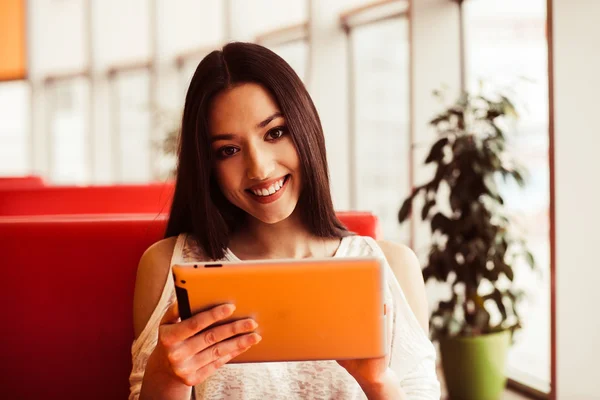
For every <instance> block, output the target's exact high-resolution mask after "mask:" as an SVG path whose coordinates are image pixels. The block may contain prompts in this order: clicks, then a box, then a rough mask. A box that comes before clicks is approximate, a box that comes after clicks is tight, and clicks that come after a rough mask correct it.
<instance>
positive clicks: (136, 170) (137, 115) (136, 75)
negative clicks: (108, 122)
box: [111, 69, 153, 183]
mask: <svg viewBox="0 0 600 400" xmlns="http://www.w3.org/2000/svg"><path fill="white" fill-rule="evenodd" d="M111 85H112V96H111V105H112V107H111V111H112V117H111V119H112V121H113V124H114V126H113V130H114V132H113V134H114V135H115V136H114V141H113V157H114V159H113V168H114V171H115V181H117V182H127V183H134V182H147V181H149V180H151V179H152V176H153V170H152V165H153V164H152V162H151V159H150V152H151V146H152V143H151V136H150V135H151V128H150V116H151V109H150V107H151V104H150V72H149V70H148V69H137V70H127V71H119V72H116V73H115V74H114V77H113V79H112V81H111Z"/></svg>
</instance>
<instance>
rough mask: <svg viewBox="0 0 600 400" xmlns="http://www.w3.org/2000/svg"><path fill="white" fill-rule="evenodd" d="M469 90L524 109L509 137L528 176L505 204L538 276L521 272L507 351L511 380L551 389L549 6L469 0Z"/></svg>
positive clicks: (534, 1) (539, 0)
mask: <svg viewBox="0 0 600 400" xmlns="http://www.w3.org/2000/svg"><path fill="white" fill-rule="evenodd" d="M464 11H465V15H464V17H465V18H464V21H465V40H466V57H467V72H468V85H469V87H470V89H472V90H474V89H477V87H478V82H479V80H483V81H484V82H485V85H486V86H487V87H488V88H489V89H491V90H498V89H499V90H504V91H507V92H508V93H511V94H512V96H513V97H514V98H515V99H516V102H517V106H518V108H519V110H518V111H520V117H521V118H520V121H519V123H518V126H517V131H516V132H515V134H514V135H513V136H511V137H510V138H509V139H510V142H512V144H511V148H512V149H513V151H514V154H515V156H516V157H517V158H518V159H519V160H520V162H521V163H522V164H523V165H524V166H525V168H526V169H528V171H529V176H528V178H527V184H526V187H525V188H524V189H520V188H518V187H515V186H508V185H505V186H504V187H503V192H504V198H505V201H506V204H507V206H508V207H509V209H510V210H511V211H512V212H513V213H514V215H515V216H516V217H517V221H518V226H519V228H522V231H523V233H524V234H525V238H526V240H527V243H528V246H529V248H530V249H531V250H532V253H533V254H534V256H535V258H536V261H537V264H538V266H539V268H540V271H541V274H540V275H541V277H540V276H538V274H535V273H532V272H531V271H530V269H529V268H528V267H527V266H517V267H518V269H517V271H518V273H517V274H515V281H516V282H515V283H517V284H518V285H519V286H521V287H523V288H524V290H525V291H526V293H527V294H528V299H527V301H526V304H524V307H523V308H522V315H521V316H522V318H523V324H524V328H523V329H522V330H521V332H520V333H519V335H518V336H517V337H516V344H515V346H513V347H512V349H511V351H510V353H509V360H508V368H509V370H508V375H509V377H510V378H512V379H514V380H516V381H518V382H519V383H523V384H525V385H527V386H530V387H532V388H534V389H537V390H540V391H543V392H549V390H550V285H549V279H550V278H549V276H550V261H549V259H550V243H549V212H548V210H549V195H550V189H549V164H548V118H549V117H548V50H547V40H546V31H545V24H546V1H545V0H530V1H521V0H508V1H502V2H498V1H496V0H471V1H468V2H465V5H464Z"/></svg>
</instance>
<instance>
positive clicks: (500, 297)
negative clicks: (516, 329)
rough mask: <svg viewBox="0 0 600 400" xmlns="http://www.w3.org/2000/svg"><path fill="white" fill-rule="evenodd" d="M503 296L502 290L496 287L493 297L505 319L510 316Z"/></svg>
mask: <svg viewBox="0 0 600 400" xmlns="http://www.w3.org/2000/svg"><path fill="white" fill-rule="evenodd" d="M503 297H504V296H503V295H502V292H501V291H500V290H498V289H494V292H493V294H492V298H493V300H494V301H495V302H496V306H497V307H498V310H499V311H500V314H502V319H503V320H505V319H506V318H507V317H508V315H507V314H506V306H505V305H504V302H503Z"/></svg>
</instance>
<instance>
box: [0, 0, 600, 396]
mask: <svg viewBox="0 0 600 400" xmlns="http://www.w3.org/2000/svg"><path fill="white" fill-rule="evenodd" d="M554 2H555V3H557V2H558V3H561V2H560V1H558V0H554ZM411 3H412V4H411ZM549 3H551V1H550V2H548V1H546V0H502V1H500V0H466V1H462V2H459V1H451V0H413V1H412V2H409V1H407V0H406V1H403V0H396V1H386V0H382V1H376V2H373V1H369V0H327V1H316V0H285V1H269V0H252V1H248V0H29V1H23V0H21V1H19V0H1V1H0V5H1V11H2V17H1V18H0V37H1V38H2V39H0V40H2V42H3V43H2V53H0V56H1V57H0V176H22V175H38V176H41V177H43V179H44V181H45V182H46V183H47V184H49V185H82V186H83V185H113V184H145V183H155V182H166V181H168V180H169V177H170V174H171V172H172V170H173V167H174V162H175V160H174V157H173V154H170V153H169V152H168V146H165V139H166V138H167V137H168V136H169V135H173V134H174V132H175V133H176V132H177V129H178V124H179V120H180V118H181V112H182V106H183V101H184V96H185V93H186V90H187V86H188V84H189V82H190V79H191V76H192V74H193V72H194V70H195V68H196V66H197V64H198V62H199V61H200V60H201V59H202V57H204V56H205V55H206V54H208V53H209V52H210V51H211V50H213V49H216V48H219V47H220V46H222V45H223V44H224V43H226V42H229V41H251V42H256V43H260V44H263V45H265V46H267V47H269V48H270V49H272V50H273V51H275V52H276V53H278V54H279V55H280V56H281V57H283V58H284V59H285V60H287V61H288V62H289V63H290V64H291V66H292V67H293V68H294V69H295V70H296V72H297V73H298V75H299V76H300V78H301V79H302V80H303V81H304V83H305V85H306V87H307V89H308V91H309V92H310V94H311V96H312V98H313V100H314V102H315V104H316V106H317V109H318V111H319V113H320V116H321V119H322V123H323V127H324V132H325V137H326V142H327V147H328V157H329V165H330V174H331V181H332V192H333V198H334V205H335V208H336V209H337V210H368V211H371V212H373V213H375V214H376V215H377V216H378V217H379V218H380V221H381V224H382V231H383V236H384V237H385V238H386V239H389V240H393V241H396V242H401V243H405V244H407V245H409V246H410V247H411V248H413V249H414V250H415V252H416V253H417V255H418V256H419V257H420V258H421V259H423V258H424V257H426V256H427V251H428V248H427V245H428V243H429V242H428V241H429V235H430V234H429V232H428V230H427V225H426V224H424V223H422V222H421V221H420V219H419V218H413V219H412V220H411V221H410V222H408V223H405V224H399V223H398V210H399V208H400V206H401V205H402V201H403V200H404V199H405V198H406V197H407V196H408V195H409V194H410V193H411V190H412V188H413V187H415V186H416V185H418V184H420V183H422V181H423V180H424V179H427V177H429V176H430V175H431V169H430V168H429V167H425V166H424V160H425V157H426V156H427V153H428V151H429V148H430V146H431V143H432V141H433V140H434V139H435V132H434V131H433V130H432V129H431V127H429V126H428V122H429V120H430V119H431V118H433V117H434V116H435V115H436V113H437V112H438V111H440V110H441V109H442V108H443V107H444V106H446V105H445V104H441V103H440V102H439V101H438V100H437V99H436V98H435V97H434V96H433V91H434V90H437V89H443V90H444V91H445V93H447V99H448V100H449V101H451V100H453V99H454V97H455V96H456V95H457V94H458V93H459V91H460V90H463V89H466V90H478V89H479V88H483V89H482V90H483V91H484V92H485V91H486V90H489V91H498V90H501V91H504V92H507V93H510V94H511V96H512V98H514V99H515V102H516V106H517V109H518V111H519V114H520V119H519V121H518V123H517V125H516V127H515V129H513V130H512V131H511V134H510V137H509V138H508V143H509V146H510V148H511V149H512V152H513V153H512V154H513V155H515V156H516V157H517V158H518V159H519V161H521V162H522V164H523V165H524V166H525V167H526V168H527V170H528V175H527V178H526V180H527V185H526V187H525V188H524V189H520V188H518V187H516V186H512V185H508V184H506V185H504V186H502V187H501V191H502V193H503V196H504V197H505V202H506V206H507V209H508V210H509V211H510V213H511V214H512V215H513V216H514V218H515V220H516V221H518V224H519V228H520V229H521V230H522V232H523V233H524V235H525V238H526V241H527V243H528V245H529V247H530V249H531V250H532V252H533V254H534V256H535V258H536V261H537V264H538V266H539V271H538V272H537V273H534V272H532V271H530V270H528V269H526V268H525V269H523V272H522V273H519V274H517V279H516V284H517V285H519V286H520V287H522V288H523V289H525V290H526V292H527V293H528V299H527V301H526V302H525V306H524V308H523V311H522V318H523V320H524V321H525V323H524V328H523V329H522V331H521V332H520V333H519V336H518V340H517V342H516V344H515V345H514V346H513V347H512V348H511V350H510V352H509V360H508V372H507V374H508V376H509V378H510V379H511V380H512V381H513V382H514V383H515V385H517V386H522V387H525V388H530V389H532V390H531V391H530V392H532V393H535V394H536V395H537V396H538V397H539V396H541V397H544V396H545V395H547V394H548V393H549V392H550V386H551V385H550V384H551V382H550V381H551V296H550V294H551V290H550V288H551V285H550V284H551V250H552V249H551V234H550V223H551V218H550V200H551V190H550V189H551V179H550V171H551V160H550V158H551V154H552V153H551V151H550V148H549V143H550V138H551V135H550V112H549V105H550V104H551V102H550V91H549V81H551V79H549V75H548V74H549V42H548V39H549V38H548V36H549V30H548V26H549V25H548V4H549ZM571 3H574V2H571ZM577 3H580V4H579V6H580V7H579V8H578V13H579V14H578V16H571V17H567V16H564V15H565V14H564V13H558V12H555V13H554V15H555V16H559V17H561V18H570V19H569V20H568V22H565V23H564V24H565V25H561V26H569V29H570V28H571V27H573V26H576V25H577V22H576V21H577V18H579V17H580V16H581V15H586V14H588V13H589V14H592V15H596V17H600V8H599V7H598V3H599V2H598V1H597V0H589V1H578V2H577ZM585 7H588V8H587V11H586V8H585ZM574 8H575V7H574ZM555 18H556V17H555ZM555 24H556V22H555ZM566 30H568V29H565V30H563V32H564V31H566ZM591 36H592V37H596V39H597V38H598V37H600V32H599V31H598V30H596V32H595V35H594V34H591ZM569 40H571V39H569ZM561 43H563V44H564V45H565V46H567V47H568V46H569V45H570V44H572V45H573V46H577V44H576V43H577V40H576V39H572V42H567V39H566V38H565V39H564V40H563V42H561ZM568 43H570V44H568ZM584 46H585V45H584ZM584 49H585V47H584ZM588 50H589V49H588ZM559 51H560V50H559ZM582 52H584V53H585V52H586V50H582ZM591 56H592V57H596V58H595V63H596V64H595V65H598V57H599V56H598V54H597V52H596V54H591ZM596 83H597V80H596ZM563 85H566V84H565V83H563ZM596 89H598V88H596ZM573 101H574V102H576V103H577V102H578V101H577V100H576V99H573ZM596 104H597V102H596ZM596 143H597V142H596ZM165 147H167V148H165ZM570 162H576V160H571V161H570ZM595 170H596V171H597V168H596V169H595ZM565 174H568V173H567V172H565ZM596 215H597V214H596ZM596 277H598V275H597V274H596ZM442 293H443V288H440V287H437V286H436V285H428V294H429V295H430V297H431V299H432V301H433V299H436V298H438V297H439V296H442V295H443V294H442ZM565 398H566V397H565ZM573 398H575V397H573ZM578 398H579V397H578ZM581 398H586V397H581ZM590 398H591V397H590Z"/></svg>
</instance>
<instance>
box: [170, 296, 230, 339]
mask: <svg viewBox="0 0 600 400" xmlns="http://www.w3.org/2000/svg"><path fill="white" fill-rule="evenodd" d="M234 310H235V306H234V305H233V304H223V305H220V306H216V307H214V308H211V309H210V310H207V311H204V312H201V313H198V314H196V315H194V316H192V317H191V318H188V319H186V320H185V321H181V322H180V323H178V324H168V323H167V324H165V325H161V326H160V328H159V330H161V332H160V333H161V335H160V337H161V339H162V340H163V344H164V345H165V346H170V345H173V344H175V343H179V342H183V341H184V340H186V339H188V338H191V337H193V336H194V335H196V334H197V333H198V332H200V331H202V330H204V329H206V328H208V327H209V326H211V325H212V324H214V323H216V322H219V321H221V320H224V319H226V318H227V317H229V316H231V314H233V311H234ZM167 312H169V310H167ZM170 312H171V314H170V315H169V318H170V319H171V320H172V319H173V316H174V311H172V310H171V311H170ZM165 314H166V313H165ZM165 318H166V317H165ZM166 319H167V320H168V318H166Z"/></svg>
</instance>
